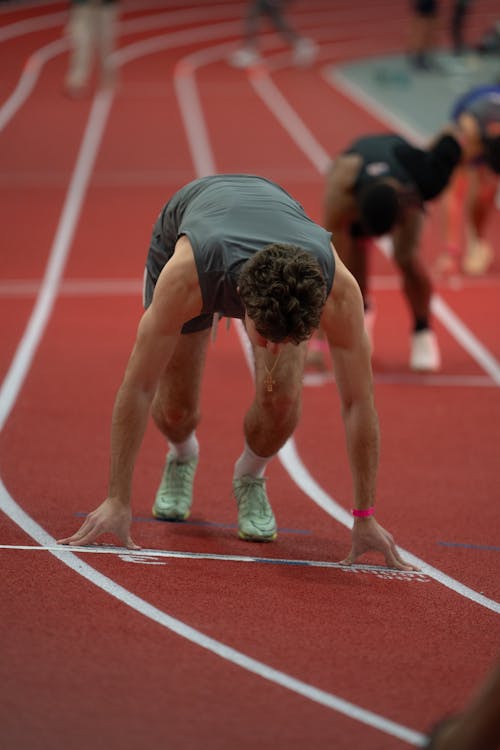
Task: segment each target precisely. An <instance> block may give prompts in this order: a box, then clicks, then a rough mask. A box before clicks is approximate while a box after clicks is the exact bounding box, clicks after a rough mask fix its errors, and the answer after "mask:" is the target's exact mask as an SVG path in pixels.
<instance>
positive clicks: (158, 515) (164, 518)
mask: <svg viewBox="0 0 500 750" xmlns="http://www.w3.org/2000/svg"><path fill="white" fill-rule="evenodd" d="M152 513H153V517H154V518H156V519H158V521H173V522H175V521H179V522H181V521H186V520H187V519H188V518H189V516H190V513H191V511H189V510H188V512H187V513H186V514H185V515H183V516H180V515H177V516H166V515H164V514H163V513H160V512H159V511H157V510H155V508H154V507H153V510H152Z"/></svg>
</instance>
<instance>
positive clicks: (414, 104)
mask: <svg viewBox="0 0 500 750" xmlns="http://www.w3.org/2000/svg"><path fill="white" fill-rule="evenodd" d="M434 59H435V62H436V70H433V71H432V72H429V71H425V72H424V71H422V72H420V71H415V70H414V69H413V68H412V67H411V65H410V64H409V62H408V60H407V58H406V57H405V56H404V55H390V56H387V57H375V58H373V57H372V58H366V59H363V60H358V61H356V62H351V63H347V64H343V65H333V66H330V67H328V68H327V69H326V71H325V75H326V76H327V78H329V79H330V80H331V82H332V83H333V84H334V85H336V86H338V87H341V88H343V89H344V90H345V91H346V93H348V94H349V96H351V97H352V98H357V99H358V100H360V101H361V102H362V103H363V105H364V106H367V107H368V108H369V109H371V110H372V111H374V112H376V113H377V115H379V116H381V118H382V119H383V120H384V122H385V123H386V124H387V125H388V126H389V127H390V128H392V129H395V130H398V131H399V132H401V133H402V134H404V133H406V135H408V136H411V135H413V136H414V137H415V138H417V139H427V138H428V137H430V136H432V135H434V134H435V133H436V132H437V131H438V130H439V129H440V128H442V127H443V126H444V125H445V124H446V123H447V122H448V121H449V118H450V112H451V109H452V106H453V104H454V102H455V101H456V99H457V98H458V97H459V96H460V95H461V94H463V93H465V92H466V91H467V90H468V89H470V88H472V87H475V86H483V85H489V84H498V85H500V55H498V54H494V55H478V54H475V53H468V54H464V55H463V56H453V55H451V54H449V53H446V52H437V53H436V55H435V57H434Z"/></svg>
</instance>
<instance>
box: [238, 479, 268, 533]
mask: <svg viewBox="0 0 500 750" xmlns="http://www.w3.org/2000/svg"><path fill="white" fill-rule="evenodd" d="M265 481H266V480H265V479H264V477H262V478H257V477H250V476H245V477H241V479H233V494H234V496H235V498H236V502H237V504H238V527H239V537H240V539H246V540H247V541H248V542H272V541H273V539H276V537H277V535H278V531H277V529H276V521H275V519H274V514H273V510H272V508H271V506H270V504H269V500H268V499H267V494H266V488H265Z"/></svg>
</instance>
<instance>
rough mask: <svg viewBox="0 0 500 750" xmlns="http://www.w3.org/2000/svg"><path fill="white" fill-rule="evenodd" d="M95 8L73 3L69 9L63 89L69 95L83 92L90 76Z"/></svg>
mask: <svg viewBox="0 0 500 750" xmlns="http://www.w3.org/2000/svg"><path fill="white" fill-rule="evenodd" d="M95 10H96V9H95V8H94V7H93V6H92V5H91V4H90V3H81V4H74V5H72V7H71V9H70V17H69V22H68V26H67V33H68V35H69V38H70V41H71V53H70V59H69V65H68V71H67V73H66V79H65V89H66V92H67V93H68V94H69V95H71V96H78V95H79V94H81V93H83V92H84V90H85V88H86V86H87V84H88V81H89V78H90V73H91V69H92V57H93V54H94V40H93V29H94V20H95V19H94V13H95Z"/></svg>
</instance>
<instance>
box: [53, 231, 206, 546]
mask: <svg viewBox="0 0 500 750" xmlns="http://www.w3.org/2000/svg"><path fill="white" fill-rule="evenodd" d="M201 307H202V301H201V293H200V290H199V285H198V276H197V273H196V266H195V262H194V258H193V253H192V250H191V246H190V244H189V242H188V241H187V239H186V238H181V239H180V240H179V241H178V243H177V246H176V250H175V252H174V255H173V256H172V258H171V259H170V260H169V261H168V263H167V264H166V266H165V268H164V269H163V271H162V273H161V275H160V278H159V280H158V283H157V285H156V289H155V293H154V296H153V302H152V304H151V306H150V307H149V308H148V310H146V312H145V313H144V314H143V316H142V318H141V320H140V322H139V326H138V329H137V337H136V341H135V344H134V348H133V350H132V353H131V355H130V358H129V361H128V364H127V367H126V370H125V375H124V378H123V381H122V384H121V386H120V388H119V390H118V394H117V397H116V400H115V405H114V408H113V417H112V425H111V465H110V478H109V495H108V497H107V499H106V500H105V501H104V503H102V504H101V505H100V506H99V507H98V508H97V509H96V510H95V511H93V512H92V513H91V514H90V515H89V516H88V517H87V519H86V520H85V522H84V524H83V525H82V527H81V528H80V529H79V530H78V531H77V532H76V533H75V534H73V535H72V536H70V537H68V538H66V539H62V540H60V541H61V543H62V544H91V543H92V542H93V541H94V540H95V539H96V538H97V537H98V536H99V535H100V534H102V533H104V532H112V533H114V534H116V535H117V536H118V537H119V538H120V540H121V541H122V542H123V543H124V544H126V546H128V547H135V546H136V545H135V544H134V543H133V541H132V539H131V537H130V521H131V507H130V500H131V487H132V476H133V471H134V466H135V462H136V458H137V454H138V451H139V448H140V445H141V443H142V439H143V437H144V432H145V429H146V424H147V420H148V416H149V410H150V406H151V401H152V399H153V396H154V393H155V390H156V386H157V383H158V380H159V378H160V375H161V373H162V372H163V370H164V368H165V367H166V365H167V364H168V361H169V360H170V357H171V356H172V354H173V351H174V349H175V345H176V343H177V340H178V337H179V335H180V330H181V327H182V325H183V323H184V322H185V321H186V320H189V319H190V318H192V317H194V316H196V315H197V314H199V312H200V310H201Z"/></svg>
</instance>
